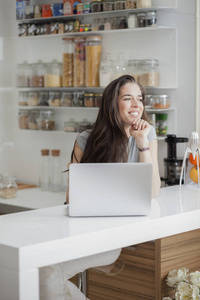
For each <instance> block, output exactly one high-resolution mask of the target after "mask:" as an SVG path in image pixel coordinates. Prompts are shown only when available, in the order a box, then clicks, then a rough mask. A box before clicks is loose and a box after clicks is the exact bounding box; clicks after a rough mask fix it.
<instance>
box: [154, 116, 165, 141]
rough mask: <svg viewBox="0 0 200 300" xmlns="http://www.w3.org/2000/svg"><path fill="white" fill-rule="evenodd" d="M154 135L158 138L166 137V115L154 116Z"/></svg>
mask: <svg viewBox="0 0 200 300" xmlns="http://www.w3.org/2000/svg"><path fill="white" fill-rule="evenodd" d="M156 134H157V135H158V136H166V135H167V114H156Z"/></svg>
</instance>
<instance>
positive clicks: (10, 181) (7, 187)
mask: <svg viewBox="0 0 200 300" xmlns="http://www.w3.org/2000/svg"><path fill="white" fill-rule="evenodd" d="M16 196H17V183H16V178H15V177H12V176H9V175H8V176H4V177H3V179H2V191H1V197H2V198H4V199H10V198H15V197H16Z"/></svg>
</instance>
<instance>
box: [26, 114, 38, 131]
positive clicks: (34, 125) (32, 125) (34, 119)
mask: <svg viewBox="0 0 200 300" xmlns="http://www.w3.org/2000/svg"><path fill="white" fill-rule="evenodd" d="M39 116H40V112H39V110H30V111H29V114H28V129H32V130H38V119H39Z"/></svg>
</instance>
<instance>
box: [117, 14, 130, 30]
mask: <svg viewBox="0 0 200 300" xmlns="http://www.w3.org/2000/svg"><path fill="white" fill-rule="evenodd" d="M126 28H128V24H127V21H126V17H119V18H118V25H117V29H126Z"/></svg>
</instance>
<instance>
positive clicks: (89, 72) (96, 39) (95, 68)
mask: <svg viewBox="0 0 200 300" xmlns="http://www.w3.org/2000/svg"><path fill="white" fill-rule="evenodd" d="M101 50H102V46H101V36H89V37H87V38H86V86H88V87H98V86H99V66H100V61H101Z"/></svg>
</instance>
